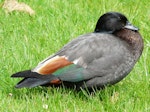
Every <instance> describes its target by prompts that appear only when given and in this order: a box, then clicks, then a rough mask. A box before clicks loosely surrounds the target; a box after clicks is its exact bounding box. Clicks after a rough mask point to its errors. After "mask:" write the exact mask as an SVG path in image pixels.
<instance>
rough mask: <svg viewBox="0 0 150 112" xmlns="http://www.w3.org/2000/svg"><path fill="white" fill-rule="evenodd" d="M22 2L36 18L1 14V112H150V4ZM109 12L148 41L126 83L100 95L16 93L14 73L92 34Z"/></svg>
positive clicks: (144, 0) (137, 0) (124, 0)
mask: <svg viewBox="0 0 150 112" xmlns="http://www.w3.org/2000/svg"><path fill="white" fill-rule="evenodd" d="M20 1H21V2H25V3H27V4H29V5H30V6H31V7H32V8H33V9H34V10H35V12H36V14H35V15H34V16H29V15H28V14H26V13H20V12H12V13H11V14H5V12H4V10H3V9H2V8H0V112H150V10H149V9H150V2H149V0H86V1H85V0H80V1H77V0H20ZM2 2H3V1H2V0H0V4H1V3H2ZM107 11H119V12H122V13H123V14H125V15H126V16H127V17H128V19H129V20H130V21H131V22H132V23H133V24H134V25H135V26H138V27H139V28H140V33H141V35H142V36H143V38H144V44H145V45H144V46H145V48H144V52H143V54H142V57H141V58H140V60H139V61H138V63H137V64H136V66H135V67H134V69H133V70H132V72H131V73H130V74H129V75H128V76H127V77H126V78H125V79H124V80H122V81H121V82H120V83H118V84H116V85H114V86H111V87H107V88H106V89H104V90H101V91H96V92H95V95H88V94H87V93H86V92H85V91H83V92H82V91H81V92H75V91H74V90H68V89H65V88H42V87H36V88H33V89H26V88H24V89H15V88H14V85H15V84H16V83H17V82H18V81H19V79H12V78H10V76H11V74H12V73H15V72H17V71H21V70H25V69H30V68H34V67H35V66H36V65H37V64H38V62H39V61H41V60H43V59H44V58H46V57H47V56H49V55H51V54H53V53H55V52H56V51H57V50H59V49H60V48H61V47H62V46H63V45H65V44H66V43H67V42H68V41H70V40H71V39H73V38H75V37H77V36H79V35H80V34H85V33H88V32H92V31H93V29H94V27H95V24H96V22H97V19H98V18H99V16H100V15H101V14H103V13H105V12H107Z"/></svg>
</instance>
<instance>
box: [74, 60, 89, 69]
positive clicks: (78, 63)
mask: <svg viewBox="0 0 150 112" xmlns="http://www.w3.org/2000/svg"><path fill="white" fill-rule="evenodd" d="M73 63H74V64H76V65H80V66H82V67H84V68H87V64H86V63H85V62H84V60H83V58H82V57H79V58H77V59H75V60H74V61H73Z"/></svg>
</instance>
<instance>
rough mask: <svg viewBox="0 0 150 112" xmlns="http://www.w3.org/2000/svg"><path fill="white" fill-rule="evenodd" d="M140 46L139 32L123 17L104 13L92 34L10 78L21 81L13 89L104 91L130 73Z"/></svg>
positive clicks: (79, 37) (118, 14)
mask: <svg viewBox="0 0 150 112" xmlns="http://www.w3.org/2000/svg"><path fill="white" fill-rule="evenodd" d="M143 46H144V44H143V39H142V36H141V34H140V33H139V29H138V28H137V27H135V26H133V25H132V24H131V23H130V22H129V20H128V19H127V18H126V16H125V15H124V14H122V13H120V12H106V13H104V14H103V15H102V16H100V18H99V19H98V21H97V24H96V27H95V29H94V31H93V32H91V33H87V34H83V35H80V36H78V37H77V38H75V39H73V40H72V41H70V42H68V43H67V44H66V45H64V46H63V47H62V48H61V49H60V50H59V51H58V52H56V53H55V54H54V55H51V56H49V57H48V58H46V59H44V60H43V61H41V62H40V63H39V64H38V65H37V66H36V67H35V68H33V69H29V70H24V71H20V72H17V73H14V74H13V75H11V77H13V78H22V80H21V81H20V82H18V83H17V84H16V85H15V87H16V88H33V87H36V86H45V87H49V86H50V87H51V86H54V87H58V86H65V87H66V88H70V87H71V88H72V87H73V88H75V89H76V90H81V89H89V90H90V89H92V88H98V89H99V88H104V87H107V86H111V85H114V84H116V83H118V82H120V81H121V80H122V79H124V78H125V77H126V76H127V75H128V74H129V73H130V72H131V71H132V69H133V67H134V65H135V64H136V62H137V61H138V60H139V58H140V56H141V54H142V51H143Z"/></svg>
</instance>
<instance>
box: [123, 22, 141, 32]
mask: <svg viewBox="0 0 150 112" xmlns="http://www.w3.org/2000/svg"><path fill="white" fill-rule="evenodd" d="M124 28H127V29H130V30H133V31H138V30H139V28H137V27H135V26H133V25H132V24H131V23H130V22H127V24H126V25H125V26H124Z"/></svg>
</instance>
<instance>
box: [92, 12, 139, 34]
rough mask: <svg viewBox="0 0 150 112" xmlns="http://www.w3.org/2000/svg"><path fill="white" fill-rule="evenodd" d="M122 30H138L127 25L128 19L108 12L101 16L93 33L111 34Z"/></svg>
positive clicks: (119, 14)
mask: <svg viewBox="0 0 150 112" xmlns="http://www.w3.org/2000/svg"><path fill="white" fill-rule="evenodd" d="M122 28H127V29H130V30H134V31H137V30H138V28H136V27H134V26H133V25H132V24H130V23H129V21H128V19H127V18H126V17H125V16H124V15H123V14H121V13H118V12H108V13H105V14H104V15H102V16H101V17H100V18H99V20H98V22H97V24H96V28H95V32H106V33H113V32H115V31H118V30H120V29H122Z"/></svg>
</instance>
